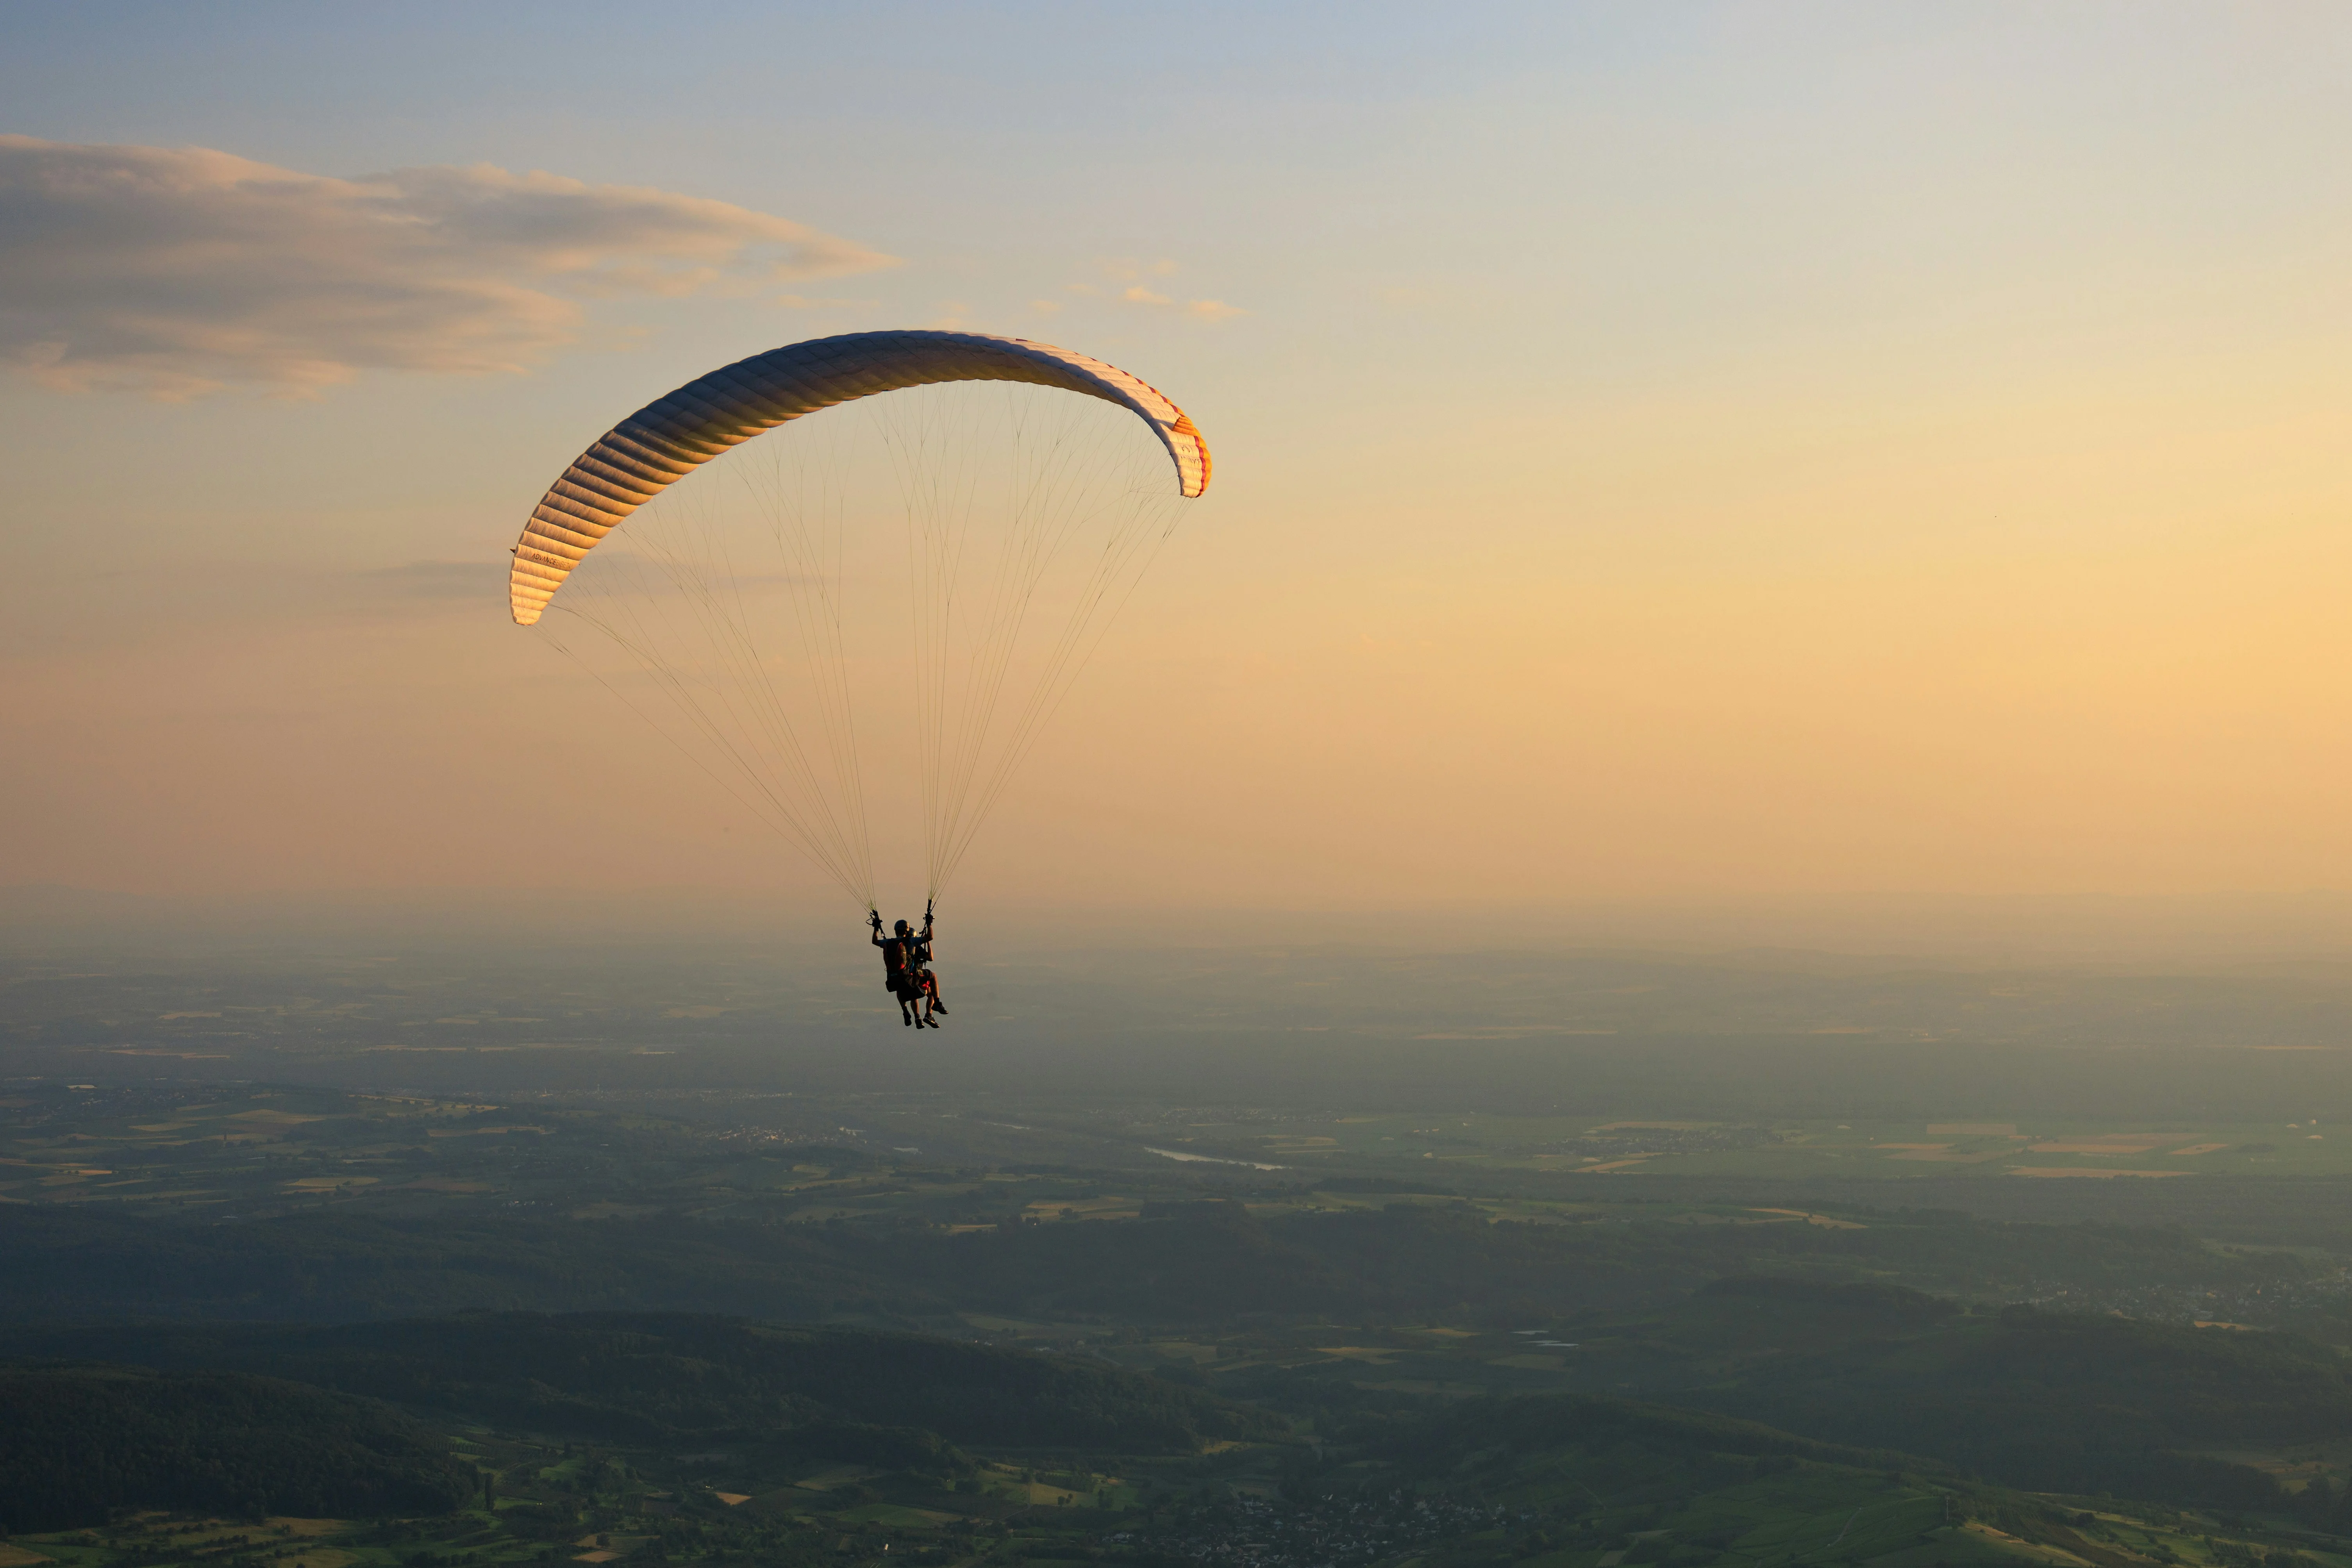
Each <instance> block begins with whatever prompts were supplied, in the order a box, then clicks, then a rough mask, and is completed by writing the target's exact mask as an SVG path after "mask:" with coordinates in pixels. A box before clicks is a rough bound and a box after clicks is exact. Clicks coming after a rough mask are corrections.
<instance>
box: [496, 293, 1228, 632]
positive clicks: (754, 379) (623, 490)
mask: <svg viewBox="0 0 2352 1568" xmlns="http://www.w3.org/2000/svg"><path fill="white" fill-rule="evenodd" d="M948 381H1025V382H1030V383H1034V384H1037V385H1040V386H1057V387H1061V388H1064V389H1066V390H1067V391H1070V392H1079V393H1084V394H1086V395H1087V396H1089V397H1099V398H1102V399H1103V400H1104V401H1106V402H1109V403H1116V404H1119V405H1123V406H1125V407H1127V408H1130V409H1132V410H1134V411H1135V413H1136V414H1137V415H1138V416H1139V417H1140V418H1141V419H1142V420H1143V421H1144V423H1146V424H1148V425H1150V426H1151V428H1152V430H1153V432H1154V433H1155V434H1156V435H1158V436H1159V437H1160V442H1161V444H1162V445H1164V446H1165V447H1167V448H1168V455H1169V457H1170V458H1172V459H1174V461H1175V464H1176V479H1177V485H1178V488H1179V489H1181V491H1182V493H1183V494H1184V495H1186V496H1188V497H1192V496H1198V495H1199V494H1201V492H1202V491H1203V490H1205V489H1208V486H1209V448H1208V447H1207V445H1206V444H1205V443H1204V442H1202V439H1201V433H1200V432H1199V431H1197V430H1195V429H1193V428H1192V421H1191V420H1190V419H1187V418H1186V417H1185V416H1184V411H1183V410H1182V409H1181V408H1179V407H1177V406H1176V405H1174V404H1173V403H1171V402H1170V401H1168V399H1167V398H1165V397H1162V396H1161V395H1160V394H1159V393H1158V392H1155V391H1154V390H1152V388H1150V386H1148V385H1146V384H1144V383H1142V382H1140V381H1138V380H1137V379H1136V378H1135V377H1133V376H1131V375H1129V374H1127V373H1126V372H1125V371H1123V370H1119V369H1118V368H1116V367H1114V366H1111V365H1108V364H1105V363H1102V361H1100V360H1097V359H1089V358H1087V356H1086V355H1085V354H1081V353H1071V352H1070V351H1069V350H1067V349H1057V348H1055V347H1054V346H1053V345H1051V344H1049V343H1034V342H1028V341H1027V340H1026V339H1023V338H999V337H990V336H987V335H985V334H982V333H980V332H946V331H891V332H851V333H848V334H846V335H845V336H842V337H837V338H819V339H816V340H814V342H805V343H792V344H789V345H787V346H785V347H783V348H780V349H772V350H770V351H769V352H768V353H763V354H756V355H754V356H752V357H751V358H750V359H747V360H739V361H737V362H736V363H733V364H730V365H728V366H727V367H726V368H724V369H722V370H715V371H713V372H711V373H710V374H709V375H706V376H703V377H702V378H701V379H699V380H698V381H691V382H688V383H687V384H686V385H684V386H681V387H679V388H678V389H677V391H676V392H673V393H671V394H670V395H668V396H667V397H664V398H661V399H660V400H658V401H656V402H654V403H649V404H647V405H646V406H645V407H643V408H640V409H639V410H637V411H636V412H635V414H632V415H630V416H628V417H627V418H626V419H624V420H623V421H621V423H620V424H618V425H616V426H614V427H613V428H612V429H611V430H610V431H608V432H607V433H606V434H605V435H604V437H602V438H601V439H599V440H598V441H597V442H596V444H595V445H594V446H593V447H589V448H588V449H587V450H586V451H585V452H583V453H581V454H580V456H579V458H576V459H575V460H574V461H573V462H572V466H571V467H570V468H567V469H565V470H564V472H563V477H562V478H561V479H557V480H556V481H555V483H554V484H553V485H552V486H551V487H550V488H549V489H548V492H547V494H546V496H545V497H543V498H542V499H541V501H540V503H539V505H538V507H537V508H536V509H535V510H533V511H532V512H531V514H530V523H529V524H528V525H527V526H526V527H525V528H524V529H523V531H522V538H521V540H520V542H518V543H517V545H516V546H515V552H514V571H513V574H512V575H511V576H510V577H509V580H508V599H509V604H510V605H511V606H512V608H513V611H514V618H515V621H516V623H517V624H518V625H520V626H530V625H531V624H532V623H533V622H535V621H537V620H538V619H539V616H540V612H541V610H543V609H545V608H546V606H547V602H548V601H549V600H550V599H551V598H553V597H554V596H555V591H556V589H558V588H559V587H561V586H562V584H563V580H564V578H565V577H567V576H569V575H570V574H571V572H572V567H574V566H576V565H578V564H579V563H580V560H581V558H582V557H583V556H584V555H586V554H587V553H588V552H589V551H591V550H593V549H594V548H595V546H596V542H597V541H599V540H601V539H603V538H604V535H605V534H607V533H609V532H611V531H613V529H614V526H615V525H616V524H618V523H619V522H620V521H622V520H623V519H624V518H626V517H627V516H628V515H629V514H630V513H631V512H633V511H635V510H637V508H639V507H641V506H643V505H644V504H645V503H646V502H647V501H649V500H652V499H653V498H654V497H655V496H656V495H658V494H660V493H661V491H662V490H663V489H665V488H667V486H669V485H671V484H673V483H675V482H676V481H677V480H678V479H683V478H685V477H686V475H688V473H690V472H692V471H693V470H694V469H695V468H697V467H698V466H699V465H701V464H703V463H707V462H709V460H710V459H711V458H716V457H718V456H719V455H720V454H721V453H723V452H725V451H726V450H727V449H728V448H729V447H735V446H739V445H740V444H741V443H743V442H745V441H748V440H750V439H751V437H754V436H757V435H759V434H760V433H761V431H763V430H772V429H774V428H775V427H776V426H779V425H782V424H784V423H785V422H787V421H788V420H793V419H797V418H799V417H800V416H803V414H814V413H815V412H816V411H817V410H818V409H820V408H830V407H832V406H833V405H835V404H836V403H847V402H849V401H850V400H851V399H853V398H858V397H869V396H871V395H874V394H875V393H877V392H896V391H898V390H900V389H901V388H905V387H909V386H927V385H929V384H933V383H937V382H948Z"/></svg>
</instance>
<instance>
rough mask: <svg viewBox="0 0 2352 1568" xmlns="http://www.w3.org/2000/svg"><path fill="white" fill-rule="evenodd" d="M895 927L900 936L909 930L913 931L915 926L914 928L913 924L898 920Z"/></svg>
mask: <svg viewBox="0 0 2352 1568" xmlns="http://www.w3.org/2000/svg"><path fill="white" fill-rule="evenodd" d="M896 929H897V931H898V934H899V935H900V936H905V935H906V934H907V933H908V932H909V931H913V930H914V929H915V928H914V927H913V926H910V925H908V923H907V922H906V921H899V922H898V926H897V928H896Z"/></svg>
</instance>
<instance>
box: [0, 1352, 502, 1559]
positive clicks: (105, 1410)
mask: <svg viewBox="0 0 2352 1568" xmlns="http://www.w3.org/2000/svg"><path fill="white" fill-rule="evenodd" d="M0 1412H5V1419H0V1499H5V1509H6V1512H5V1516H0V1523H5V1525H6V1526H7V1527H8V1528H9V1529H11V1530H15V1531H39V1530H62V1529H68V1528H71V1527H73V1526H77V1525H84V1524H92V1523H98V1522H100V1521H104V1520H105V1519H106V1518H107V1517H108V1516H109V1514H110V1512H111V1511H112V1510H137V1509H168V1510H177V1511H186V1512H193V1513H209V1514H224V1515H260V1514H266V1513H290V1514H302V1515H311V1516H330V1515H331V1516H340V1517H352V1516H363V1515H373V1514H388V1513H439V1512H442V1511H444V1510H447V1509H451V1508H455V1507H457V1505H458V1504H459V1503H461V1502H463V1501H464V1500H466V1499H467V1497H469V1496H471V1495H472V1493H473V1491H474V1484H475V1483H474V1478H473V1471H472V1468H471V1467H470V1466H467V1465H465V1464H463V1463H461V1462H460V1461H459V1460H457V1459H456V1458H451V1457H450V1453H449V1447H448V1445H447V1443H446V1442H445V1441H443V1440H442V1439H440V1438H438V1437H436V1436H434V1435H433V1434H431V1433H430V1432H427V1431H426V1430H425V1428H423V1427H421V1426H417V1425H416V1424H415V1423H414V1422H412V1421H410V1420H408V1419H407V1418H406V1417H404V1416H403V1415H399V1414H398V1413H397V1412H394V1411H392V1410H387V1409H385V1408H384V1407H383V1405H377V1404H375V1403H374V1402H373V1401H370V1400H364V1399H355V1398H352V1396H350V1395H348V1394H329V1393H326V1392H323V1391H321V1390H320V1389H316V1388H305V1387H302V1386H301V1385H299V1384H292V1383H285V1382H281V1381H279V1380H278V1379H276V1378H268V1377H248V1376H244V1375H240V1374H236V1373H195V1374H192V1375H158V1374H155V1373H148V1372H143V1371H136V1370H131V1369H127V1368H121V1367H96V1368H91V1367H77V1368H63V1369H56V1370H46V1371H26V1370H11V1371H0Z"/></svg>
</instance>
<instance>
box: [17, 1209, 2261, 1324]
mask: <svg viewBox="0 0 2352 1568" xmlns="http://www.w3.org/2000/svg"><path fill="white" fill-rule="evenodd" d="M2304 1268H2305V1266H2304V1265H2302V1264H2300V1263H2299V1262H2297V1261H2296V1260H2294V1259H2293V1258H2279V1257H2274V1256H2273V1257H2264V1258H2230V1257H2221V1256H2218V1255H2216V1254H2215V1253H2214V1252H2212V1251H2211V1250H2210V1248H2207V1247H2203V1246H2201V1245H2200V1243H2198V1242H2197V1240H2196V1239H2195V1238H2194V1237H2190V1236H2188V1235H2186V1234H2184V1233H2180V1232H2175V1231H2159V1230H2126V1229H2123V1228H2121V1227H2116V1226H2037V1225H1995V1224H1986V1223H1982V1222H1979V1221H1974V1220H1970V1219H1969V1218H1967V1217H1966V1216H1964V1215H1939V1214H1916V1213H1913V1214H1904V1215H1895V1216H1886V1217H1881V1218H1874V1219H1873V1220H1872V1222H1871V1224H1870V1225H1869V1226H1866V1227H1864V1228H1861V1229H1852V1230H1832V1229H1823V1228H1820V1227H1816V1226H1805V1225H1760V1226H1759V1225H1739V1226H1732V1225H1717V1226H1693V1225H1669V1224H1658V1225H1623V1224H1578V1225H1530V1224H1521V1223H1503V1224H1496V1223H1491V1220H1490V1216H1489V1215H1486V1213H1485V1212H1484V1211H1482V1210H1480V1209H1478V1208H1477V1207H1475V1206H1473V1205H1468V1204H1431V1203H1397V1204H1392V1205H1387V1206H1384V1207H1382V1208H1380V1209H1370V1210H1356V1211H1351V1212H1346V1213H1322V1214H1297V1213H1294V1214H1288V1215H1263V1216H1262V1215H1253V1214H1251V1213H1250V1212H1248V1211H1247V1210H1246V1209H1245V1208H1244V1207H1243V1206H1242V1205H1240V1204H1238V1203H1225V1202H1202V1203H1187V1204H1166V1205H1152V1207H1151V1209H1150V1211H1148V1213H1147V1217H1144V1218H1140V1219H1136V1220H1124V1221H1109V1222H1095V1223H1089V1224H1085V1225H1024V1224H1015V1223H1005V1224H1001V1225H996V1226H990V1227H988V1228H986V1229H981V1230H966V1231H961V1232H957V1233H950V1232H948V1231H944V1230H940V1229H935V1228H931V1227H929V1226H916V1225H908V1226H855V1225H842V1226H831V1225H808V1224H790V1225H742V1224H728V1225H720V1224H711V1223H707V1222H703V1221H698V1220H693V1219H688V1218H683V1217H680V1216H677V1215H652V1216H646V1217H640V1218H636V1219H623V1220H605V1221H598V1222H595V1223H583V1222H581V1221H578V1220H572V1219H564V1218H554V1217H544V1218H527V1217H519V1216H515V1215H501V1214H498V1213H495V1212H489V1213H486V1212H482V1211H480V1210H459V1211H454V1212H449V1213H445V1214H439V1215H432V1216H429V1217H428V1216H421V1215H395V1214H391V1213H374V1212H354V1211H349V1210H328V1211H324V1212H311V1213H296V1214H284V1215H277V1216H275V1217H271V1218H266V1219H260V1220H255V1221H249V1222H239V1223H236V1224H217V1223H213V1224H196V1225H188V1224H173V1223H169V1222H164V1221H157V1220H149V1219H142V1218H137V1217H133V1216H131V1215H127V1214H123V1213H121V1212H115V1211H109V1210H104V1209H99V1208H95V1207H86V1208H82V1209H79V1210H75V1211H73V1212H70V1213H68V1212H63V1211H60V1210H57V1209H53V1208H49V1207H46V1206H42V1205H0V1321H16V1322H33V1321H50V1322H58V1321H68V1320H72V1319H88V1318H91V1317H142V1318H174V1319H215V1320H222V1319H227V1320H241V1321H262V1320H278V1321H307V1322H333V1321H359V1320H362V1319H376V1318H397V1317H411V1316H430V1315H437V1314H443V1313H448V1312H454V1311H461V1310H477V1309H479V1310H492V1311H514V1310H525V1311H698V1312H729V1313H737V1314H740V1315H743V1316H747V1317H757V1318H761V1319H765V1320H770V1321H774V1320H780V1319H785V1320H796V1321H824V1320H825V1319H828V1318H833V1317H837V1316H843V1315H856V1316H858V1317H861V1318H864V1319H866V1320H869V1321H872V1320H877V1319H879V1320H886V1321H887V1320H890V1319H896V1320H898V1321H902V1322H906V1321H915V1320H920V1319H925V1318H935V1317H938V1316H940V1315H944V1314H947V1313H950V1312H952V1311H956V1310H980V1311H987V1312H995V1313H1004V1314H1010V1315H1015V1316H1036V1315H1046V1316H1064V1317H1070V1316H1083V1317H1087V1318H1097V1319H1099V1318H1114V1319H1118V1320H1120V1321H1127V1322H1134V1323H1163V1324H1186V1325H1202V1324H1217V1323H1224V1322H1231V1321H1234V1320H1235V1319H1236V1318H1239V1317H1241V1316H1244V1315H1248V1316H1252V1317H1262V1316H1271V1317H1276V1318H1288V1319H1294V1320H1297V1319H1314V1318H1318V1317H1328V1318H1331V1319H1333V1320H1335V1321H1350V1322H1366V1321H1370V1322H1381V1321H1389V1322H1430V1321H1446V1322H1455V1323H1463V1324H1483V1325H1486V1326H1489V1327H1498V1328H1499V1327H1517V1326H1521V1325H1523V1324H1524V1323H1526V1322H1528V1321H1543V1320H1546V1319H1549V1318H1552V1317H1555V1316H1558V1315H1559V1314H1561V1313H1563V1312H1570V1311H1612V1312H1613V1311H1626V1310H1646V1309H1651V1308H1655V1307H1660V1306H1664V1305H1666V1304H1668V1303H1671V1302H1674V1301H1676V1300H1679V1299H1680V1298H1682V1297H1683V1296H1684V1295H1685V1294H1687V1293H1688V1292H1689V1291H1692V1290H1695V1289H1699V1288H1700V1287H1702V1286H1704V1285H1706V1283H1707V1282H1708V1281H1710V1280H1713V1279H1719V1278H1721V1277H1723V1276H1726V1275H1740V1274H1754V1273H1769V1274H1780V1273H1787V1272H1791V1271H1798V1272H1802V1273H1804V1274H1807V1275H1810V1276H1817V1277H1822V1278H1843V1279H1857V1278H1865V1277H1874V1276H1875V1277H1885V1276H1887V1275H1893V1276H1895V1277H1897V1278H1900V1279H1904V1280H1906V1282H1908V1283H1911V1284H1915V1285H1921V1286H1925V1287H1927V1288H1931V1289H1936V1290H1938V1291H1949V1292H1953V1293H1964V1294H1968V1295H1969V1296H1972V1297H1976V1298H1979V1299H1983V1298H1986V1297H1990V1298H1992V1299H1995V1300H2002V1299H2006V1300H2015V1299H2018V1298H2019V1297H2021V1296H2025V1295H2033V1294H2042V1293H2044V1292H2043V1290H2042V1289H2041V1286H2042V1284H2043V1283H2045V1282H2048V1281H2053V1280H2056V1281H2064V1282H2066V1283H2067V1284H2068V1286H2069V1288H2071V1289H2075V1290H2078V1291H2087V1292H2094V1293H2096V1292H2100V1291H2109V1290H2114V1289H2124V1288H2126V1287H2133V1288H2137V1287H2142V1286H2171V1285H2193V1286H2195V1287H2197V1288H2198V1289H2200V1292H2201V1290H2202V1289H2207V1288H2210V1287H2213V1286H2216V1285H2230V1284H2233V1283H2242V1284H2243V1285H2245V1286H2248V1287H2257V1286H2261V1285H2263V1284H2265V1283H2271V1284H2273V1285H2274V1284H2275V1283H2276V1281H2277V1280H2278V1279H2281V1278H2285V1277H2290V1276H2294V1275H2296V1274H2297V1273H2299V1272H2300V1271H2302V1270H2303V1269H2304Z"/></svg>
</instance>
